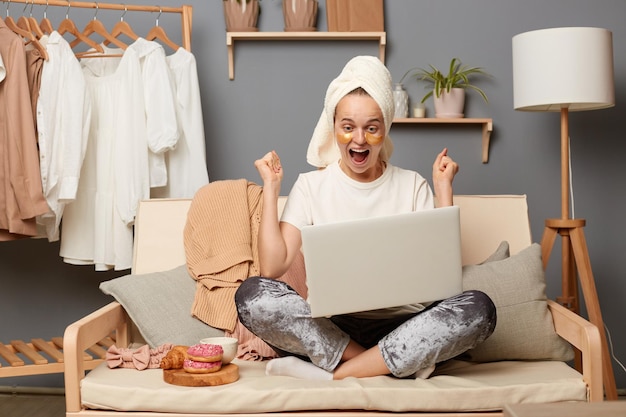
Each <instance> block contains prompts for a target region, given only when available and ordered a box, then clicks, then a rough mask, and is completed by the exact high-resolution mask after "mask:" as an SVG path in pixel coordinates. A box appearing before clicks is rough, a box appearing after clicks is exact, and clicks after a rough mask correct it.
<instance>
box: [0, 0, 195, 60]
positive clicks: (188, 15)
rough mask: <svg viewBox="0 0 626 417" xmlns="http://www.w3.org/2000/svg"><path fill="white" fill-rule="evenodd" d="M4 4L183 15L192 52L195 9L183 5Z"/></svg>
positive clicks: (30, 0)
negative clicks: (192, 27)
mask: <svg viewBox="0 0 626 417" xmlns="http://www.w3.org/2000/svg"><path fill="white" fill-rule="evenodd" d="M2 2H3V3H7V4H8V5H10V4H11V3H21V4H28V5H40V6H46V7H49V6H56V7H65V8H67V9H68V10H71V9H72V8H79V9H94V10H120V11H124V12H126V11H129V12H130V11H133V12H150V13H159V14H160V13H179V14H180V15H181V28H182V44H183V45H182V46H183V48H185V49H186V50H188V51H191V24H192V14H193V7H192V6H189V5H183V6H181V7H161V6H145V5H144V6H142V5H133V4H116V3H100V2H84V1H70V0H2ZM157 19H158V18H157Z"/></svg>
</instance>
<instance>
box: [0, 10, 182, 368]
mask: <svg viewBox="0 0 626 417" xmlns="http://www.w3.org/2000/svg"><path fill="white" fill-rule="evenodd" d="M2 2H3V3H6V4H7V5H10V3H21V4H28V5H30V4H34V5H43V6H46V7H48V6H57V7H65V8H68V10H71V9H72V8H83V9H85V8H87V9H95V10H100V9H105V10H121V11H138V12H151V13H159V15H160V14H161V13H179V14H180V15H181V23H182V47H183V48H185V49H187V50H188V51H191V23H192V12H193V8H192V6H188V5H183V6H181V7H161V6H139V5H130V4H112V3H100V2H80V1H68V0H2ZM157 24H158V17H157ZM114 343H115V340H114V339H113V338H112V337H106V338H104V339H102V340H101V341H99V342H98V343H96V344H94V345H93V346H91V347H89V348H88V349H87V350H85V352H84V354H83V366H84V369H85V370H91V369H93V368H95V367H96V366H98V365H99V364H100V363H101V362H103V361H104V359H105V356H106V351H107V349H108V348H109V347H110V346H111V345H113V344H114ZM0 359H2V361H0V378H2V377H15V376H27V375H41V374H51V373H61V372H63V371H64V368H65V366H64V360H63V338H61V337H53V338H51V339H50V340H44V339H41V338H34V339H31V341H30V342H25V341H22V340H11V341H10V343H8V344H3V343H1V342H0ZM3 362H4V363H3Z"/></svg>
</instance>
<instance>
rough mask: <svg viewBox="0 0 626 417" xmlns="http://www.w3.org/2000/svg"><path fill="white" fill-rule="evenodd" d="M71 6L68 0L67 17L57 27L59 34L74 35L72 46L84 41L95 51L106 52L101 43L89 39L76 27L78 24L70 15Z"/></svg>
mask: <svg viewBox="0 0 626 417" xmlns="http://www.w3.org/2000/svg"><path fill="white" fill-rule="evenodd" d="M70 7H71V5H70V0H67V12H65V19H63V21H62V22H61V23H60V24H59V27H58V28H57V32H59V34H61V35H64V34H66V33H69V34H70V35H72V36H74V38H75V40H74V41H72V43H71V44H70V45H71V47H72V48H74V47H75V46H76V45H78V44H79V43H81V42H82V43H84V44H86V45H88V46H90V47H91V48H92V49H94V50H95V51H97V52H99V53H104V49H102V45H99V44H97V43H96V42H94V41H92V40H91V39H89V37H87V36H85V35H83V33H82V32H81V31H80V30H78V28H77V27H76V24H74V21H73V20H72V19H70V17H69V15H70Z"/></svg>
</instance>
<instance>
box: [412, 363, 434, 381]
mask: <svg viewBox="0 0 626 417" xmlns="http://www.w3.org/2000/svg"><path fill="white" fill-rule="evenodd" d="M434 370H435V365H430V366H427V367H426V368H424V369H420V370H419V371H417V372H415V378H416V379H417V378H419V379H428V377H429V376H430V375H431V374H432V373H433V371H434Z"/></svg>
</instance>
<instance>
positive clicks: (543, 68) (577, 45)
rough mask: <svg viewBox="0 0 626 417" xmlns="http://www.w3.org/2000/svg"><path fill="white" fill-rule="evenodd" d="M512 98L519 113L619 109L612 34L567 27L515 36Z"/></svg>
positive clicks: (603, 31) (586, 28)
mask: <svg viewBox="0 0 626 417" xmlns="http://www.w3.org/2000/svg"><path fill="white" fill-rule="evenodd" d="M513 94H514V107H515V109H516V110H525V111H560V110H561V108H568V109H569V111H577V110H594V109H603V108H607V107H612V106H614V105H615V93H614V87H613V36H612V33H611V32H610V31H609V30H606V29H600V28H591V27H566V28H553V29H542V30H535V31H531V32H526V33H522V34H519V35H516V36H514V37H513Z"/></svg>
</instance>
